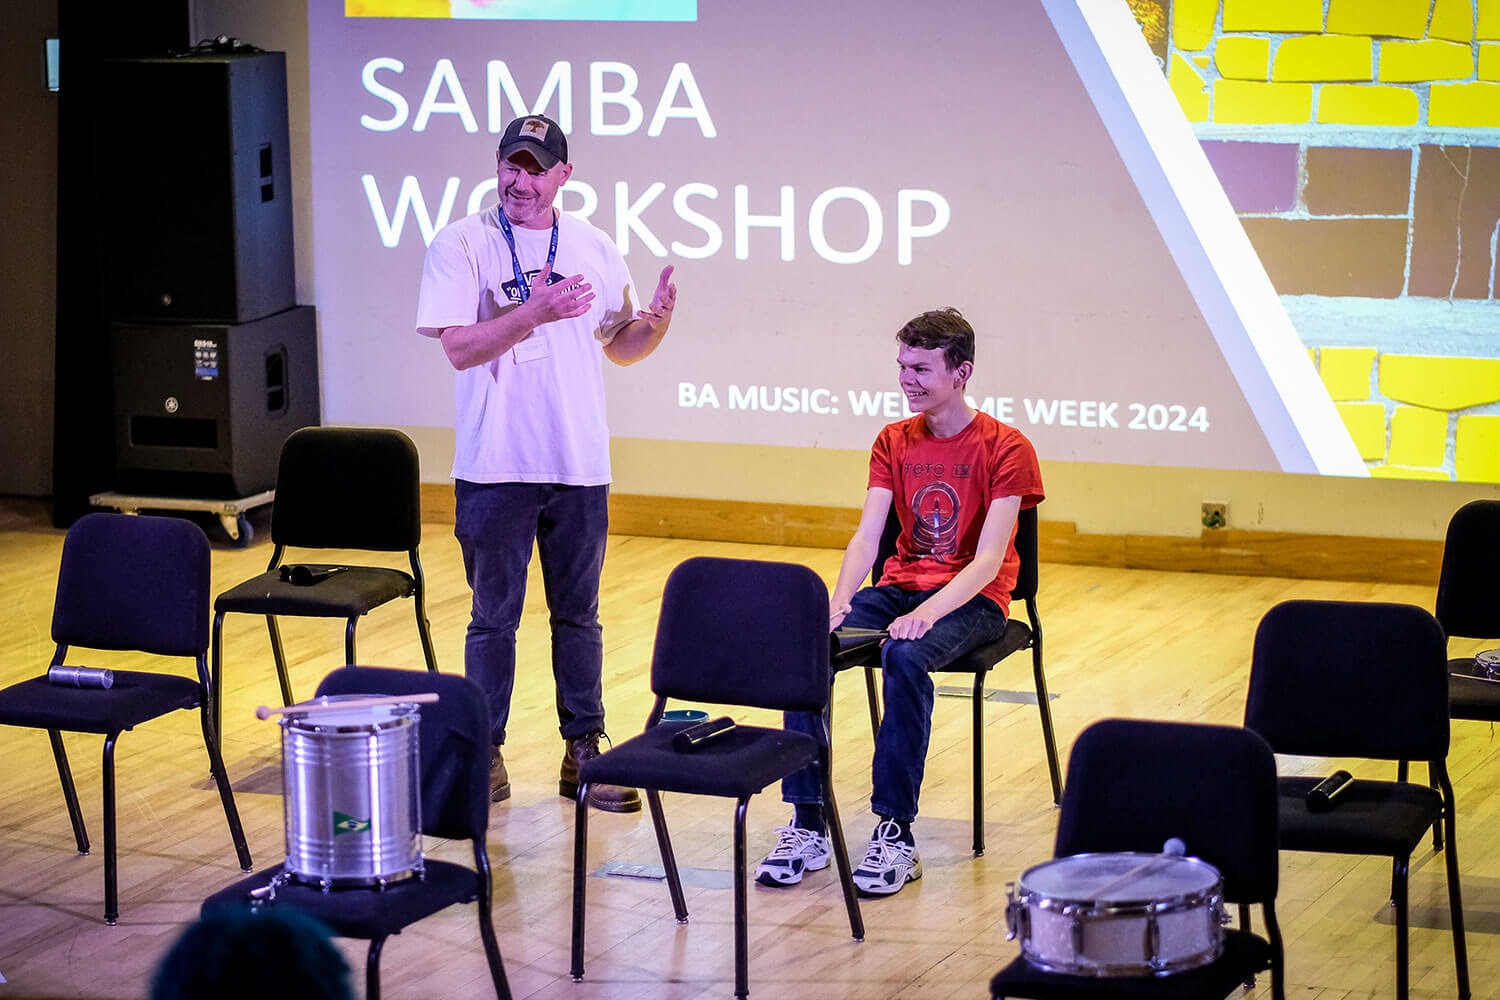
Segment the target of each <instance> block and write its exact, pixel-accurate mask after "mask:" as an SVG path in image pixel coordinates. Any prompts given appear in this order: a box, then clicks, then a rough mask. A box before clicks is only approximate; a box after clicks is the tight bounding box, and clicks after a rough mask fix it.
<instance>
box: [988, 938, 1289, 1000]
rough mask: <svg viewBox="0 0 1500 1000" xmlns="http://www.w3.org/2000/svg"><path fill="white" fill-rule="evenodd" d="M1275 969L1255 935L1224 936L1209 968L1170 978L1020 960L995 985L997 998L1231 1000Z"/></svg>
mask: <svg viewBox="0 0 1500 1000" xmlns="http://www.w3.org/2000/svg"><path fill="white" fill-rule="evenodd" d="M1270 967H1271V946H1270V945H1269V944H1267V943H1266V942H1265V941H1264V940H1262V939H1261V938H1259V937H1257V936H1256V935H1254V934H1252V933H1250V932H1249V931H1241V930H1233V929H1229V930H1226V931H1225V932H1224V953H1223V954H1222V955H1220V956H1219V957H1218V959H1216V960H1215V961H1213V962H1211V963H1210V964H1208V965H1204V966H1200V967H1198V968H1196V969H1184V970H1183V971H1181V972H1174V973H1171V974H1170V975H1165V976H1141V977H1135V976H1110V977H1096V976H1066V975H1062V974H1060V973H1055V972H1043V971H1042V970H1041V969H1038V968H1036V967H1035V966H1033V965H1032V964H1031V963H1030V962H1027V961H1026V960H1025V959H1024V958H1018V959H1016V960H1015V961H1013V962H1011V963H1010V964H1009V965H1007V966H1006V967H1005V968H1004V969H1001V970H1000V972H999V973H998V974H997V975H996V976H995V978H993V979H991V980H990V995H991V996H992V997H1035V998H1038V1000H1053V998H1056V1000H1069V998H1072V997H1092V996H1111V997H1166V998H1172V997H1184V998H1185V997H1227V996H1229V995H1230V994H1232V993H1235V992H1236V991H1237V990H1238V989H1239V988H1241V987H1242V986H1243V984H1244V980H1245V976H1246V975H1247V974H1250V973H1256V972H1261V971H1264V970H1266V969H1269V968H1270Z"/></svg>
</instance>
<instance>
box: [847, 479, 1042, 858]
mask: <svg viewBox="0 0 1500 1000" xmlns="http://www.w3.org/2000/svg"><path fill="white" fill-rule="evenodd" d="M900 533H901V522H900V521H898V520H897V518H896V512H895V510H894V508H893V509H892V510H891V513H890V516H889V517H888V518H886V523H885V530H884V531H883V532H882V534H881V536H880V548H879V550H878V554H877V556H876V559H875V568H874V570H873V571H872V572H871V574H870V582H871V583H872V584H873V583H874V582H875V581H877V580H879V579H880V570H881V567H882V566H884V565H885V561H886V560H887V559H889V558H890V557H891V556H892V555H895V553H896V538H897V536H899V535H900ZM1016 554H1017V555H1019V556H1020V557H1021V571H1020V574H1019V575H1018V576H1017V577H1016V585H1015V588H1014V589H1012V590H1011V592H1010V593H1011V600H1012V601H1021V602H1022V603H1024V604H1025V605H1026V617H1027V619H1029V620H1030V622H1031V624H1030V626H1028V625H1027V624H1026V622H1022V621H1017V620H1016V619H1015V618H1014V617H1012V618H1011V619H1010V620H1009V621H1007V622H1006V623H1005V633H1004V634H1003V635H1001V636H1000V638H999V639H996V640H995V641H994V642H990V643H986V644H985V645H983V646H980V647H978V648H977V649H973V650H971V651H969V652H968V653H965V654H964V655H963V656H961V657H959V658H958V659H957V660H954V661H953V662H952V663H950V664H948V665H947V666H946V667H944V668H943V672H944V673H962V674H973V675H974V693H973V695H972V699H971V700H972V703H973V710H974V737H973V749H974V764H973V769H972V770H973V774H974V856H975V857H980V856H982V855H983V854H984V678H985V675H987V674H988V673H989V672H990V670H991V668H993V667H995V666H996V665H997V664H999V663H1000V661H1001V660H1003V659H1005V658H1006V657H1007V656H1009V655H1010V654H1012V653H1014V652H1016V651H1018V650H1022V649H1027V648H1029V649H1030V650H1031V676H1032V680H1033V681H1034V682H1035V684H1036V703H1037V711H1038V712H1039V713H1040V715H1041V720H1042V745H1043V747H1044V748H1045V749H1046V751H1047V771H1048V775H1049V776H1050V777H1051V779H1052V801H1053V802H1061V801H1062V794H1063V788H1062V777H1061V773H1060V768H1059V767H1058V761H1057V738H1056V737H1055V736H1054V735H1053V732H1052V706H1051V705H1050V704H1049V702H1048V698H1047V675H1046V673H1045V672H1044V671H1043V669H1042V620H1041V618H1040V617H1038V615H1037V610H1036V588H1037V556H1036V508H1035V507H1029V508H1027V509H1026V510H1023V511H1021V512H1020V514H1019V515H1018V516H1017V518H1016ZM1011 610H1012V611H1014V610H1015V605H1014V604H1012V605H1011ZM834 666H835V669H838V670H844V669H847V668H849V667H864V668H865V691H866V694H867V695H868V697H869V701H870V728H871V730H872V731H875V730H879V729H880V707H879V706H880V702H879V698H878V696H877V695H876V692H875V670H876V669H877V668H878V667H879V666H880V647H879V646H878V645H874V644H867V645H861V646H855V647H854V648H852V649H850V650H849V651H848V652H845V653H835V654H834Z"/></svg>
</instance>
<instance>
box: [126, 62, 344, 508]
mask: <svg viewBox="0 0 1500 1000" xmlns="http://www.w3.org/2000/svg"><path fill="white" fill-rule="evenodd" d="M102 84H103V85H102V87H101V95H102V96H101V99H100V102H99V117H98V119H97V121H96V139H97V149H98V153H99V158H100V163H99V167H98V176H99V179H100V187H101V191H100V194H101V196H102V197H101V201H102V204H103V216H104V217H103V218H102V219H101V220H100V230H101V233H102V238H101V249H102V265H103V274H104V289H103V291H104V297H105V303H106V308H107V311H108V315H109V316H110V317H111V319H112V320H113V323H112V331H111V347H112V351H113V370H114V423H115V470H116V488H117V489H119V490H124V491H128V492H133V493H146V494H159V495H166V496H204V497H244V496H249V495H251V494H254V493H257V492H261V491H263V490H267V489H270V488H272V486H273V485H274V483H275V479H276V463H277V457H278V455H279V454H280V450H281V443H282V442H283V441H284V440H285V439H286V438H287V436H288V435H290V434H291V433H292V431H294V430H296V429H297V428H299V427H304V426H308V425H310V424H316V423H317V422H318V413H319V403H318V378H317V334H316V328H315V320H314V316H313V310H312V309H311V308H310V307H296V306H295V301H296V283H295V274H294V270H293V260H292V199H291V180H290V174H291V157H290V152H289V149H288V126H287V99H286V57H285V55H284V54H283V53H280V52H258V51H231V52H210V53H203V54H193V55H187V56H182V57H177V58H136V59H110V60H105V62H104V64H103V68H102Z"/></svg>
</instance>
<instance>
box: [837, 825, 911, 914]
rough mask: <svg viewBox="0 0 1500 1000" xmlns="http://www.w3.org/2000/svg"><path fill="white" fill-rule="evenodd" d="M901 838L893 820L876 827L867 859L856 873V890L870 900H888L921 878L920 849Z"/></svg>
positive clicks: (861, 863) (866, 851) (867, 852)
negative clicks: (885, 898)
mask: <svg viewBox="0 0 1500 1000" xmlns="http://www.w3.org/2000/svg"><path fill="white" fill-rule="evenodd" d="M900 837H901V827H899V826H897V825H896V823H895V821H894V820H889V819H883V820H881V821H880V822H879V823H878V824H876V826H875V834H874V836H872V837H871V838H870V846H869V847H867V848H865V859H864V860H863V861H861V862H860V863H859V867H858V868H856V869H854V886H855V888H857V889H858V890H859V891H860V892H863V893H865V894H867V895H871V896H889V895H891V894H893V893H896V892H900V891H901V887H902V886H904V885H906V883H908V882H914V881H916V880H917V879H919V878H921V877H922V859H921V858H919V857H917V845H916V844H907V843H904V842H902V840H901V839H900Z"/></svg>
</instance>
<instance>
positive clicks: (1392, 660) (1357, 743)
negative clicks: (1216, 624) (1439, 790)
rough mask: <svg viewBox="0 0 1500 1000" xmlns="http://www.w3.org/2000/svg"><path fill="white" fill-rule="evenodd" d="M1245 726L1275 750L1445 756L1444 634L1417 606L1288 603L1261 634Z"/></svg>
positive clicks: (1423, 757) (1387, 756)
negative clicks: (1258, 734)
mask: <svg viewBox="0 0 1500 1000" xmlns="http://www.w3.org/2000/svg"><path fill="white" fill-rule="evenodd" d="M1245 725H1246V726H1248V727H1249V728H1251V729H1253V730H1255V731H1256V732H1258V733H1260V734H1261V735H1262V736H1264V737H1265V739H1266V742H1267V743H1269V744H1271V748H1272V749H1273V750H1275V751H1276V752H1277V753H1285V754H1298V755H1303V756H1316V757H1365V758H1370V759H1375V760H1438V759H1441V758H1443V757H1445V756H1446V755H1447V753H1448V671H1447V651H1446V640H1445V639H1444V636H1443V630H1442V628H1441V627H1440V626H1439V625H1438V623H1437V621H1436V619H1434V618H1433V617H1432V615H1430V614H1428V613H1427V612H1426V611H1424V610H1422V609H1421V608H1418V607H1415V606H1413V605H1410V604H1376V603H1355V602H1349V601H1287V602H1285V603H1282V604H1278V605H1276V606H1275V607H1274V608H1272V609H1271V610H1270V611H1267V612H1266V614H1265V617H1263V618H1262V619H1261V621H1260V626H1259V627H1258V628H1257V629H1256V630H1255V651H1254V654H1253V658H1252V660H1251V664H1250V690H1249V694H1248V696H1247V697H1246V700H1245Z"/></svg>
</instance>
